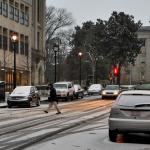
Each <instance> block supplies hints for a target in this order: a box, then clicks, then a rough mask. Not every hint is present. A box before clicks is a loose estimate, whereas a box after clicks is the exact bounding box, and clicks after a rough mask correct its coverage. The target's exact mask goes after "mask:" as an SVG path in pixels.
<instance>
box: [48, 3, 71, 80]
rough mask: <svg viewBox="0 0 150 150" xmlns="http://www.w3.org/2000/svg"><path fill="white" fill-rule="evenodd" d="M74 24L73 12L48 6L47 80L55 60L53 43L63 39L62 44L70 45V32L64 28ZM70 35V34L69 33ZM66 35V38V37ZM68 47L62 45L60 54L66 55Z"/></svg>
mask: <svg viewBox="0 0 150 150" xmlns="http://www.w3.org/2000/svg"><path fill="white" fill-rule="evenodd" d="M72 24H73V17H72V14H71V13H68V12H67V11H66V9H62V8H59V9H57V8H55V7H52V6H50V7H48V8H47V12H46V60H45V64H46V70H45V75H46V80H49V79H48V78H49V74H50V68H51V66H52V64H53V61H54V51H53V44H54V43H55V42H56V39H61V45H65V47H67V46H66V45H68V43H69V42H67V38H69V37H68V35H69V34H68V32H66V31H65V32H64V31H63V29H64V28H65V27H67V26H70V25H72ZM69 36H70V35H69ZM64 37H65V38H64ZM64 50H66V48H64V47H63V48H61V47H60V55H64V53H65V52H64Z"/></svg>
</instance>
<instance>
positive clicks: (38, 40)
mask: <svg viewBox="0 0 150 150" xmlns="http://www.w3.org/2000/svg"><path fill="white" fill-rule="evenodd" d="M37 49H38V50H39V49H40V32H37Z"/></svg>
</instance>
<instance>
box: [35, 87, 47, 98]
mask: <svg viewBox="0 0 150 150" xmlns="http://www.w3.org/2000/svg"><path fill="white" fill-rule="evenodd" d="M36 88H37V90H38V92H39V94H40V96H44V97H48V95H49V87H48V85H36Z"/></svg>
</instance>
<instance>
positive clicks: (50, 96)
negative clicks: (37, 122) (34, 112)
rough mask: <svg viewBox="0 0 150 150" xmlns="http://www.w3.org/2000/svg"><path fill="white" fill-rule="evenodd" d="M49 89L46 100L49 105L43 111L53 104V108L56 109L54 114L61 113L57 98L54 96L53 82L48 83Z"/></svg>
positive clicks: (46, 111)
mask: <svg viewBox="0 0 150 150" xmlns="http://www.w3.org/2000/svg"><path fill="white" fill-rule="evenodd" d="M48 86H49V89H50V95H49V97H48V101H49V106H48V108H47V110H45V111H44V112H45V113H48V111H49V110H50V108H51V107H52V106H53V105H54V107H55V109H56V110H57V113H56V114H61V111H60V110H59V108H58V106H57V103H58V99H57V96H56V89H55V88H54V87H53V84H49V85H48Z"/></svg>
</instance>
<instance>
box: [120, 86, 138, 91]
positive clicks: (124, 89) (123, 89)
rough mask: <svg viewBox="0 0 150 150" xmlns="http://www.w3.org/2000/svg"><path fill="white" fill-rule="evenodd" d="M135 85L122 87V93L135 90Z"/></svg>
mask: <svg viewBox="0 0 150 150" xmlns="http://www.w3.org/2000/svg"><path fill="white" fill-rule="evenodd" d="M134 87H135V85H120V88H121V91H128V90H134Z"/></svg>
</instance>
